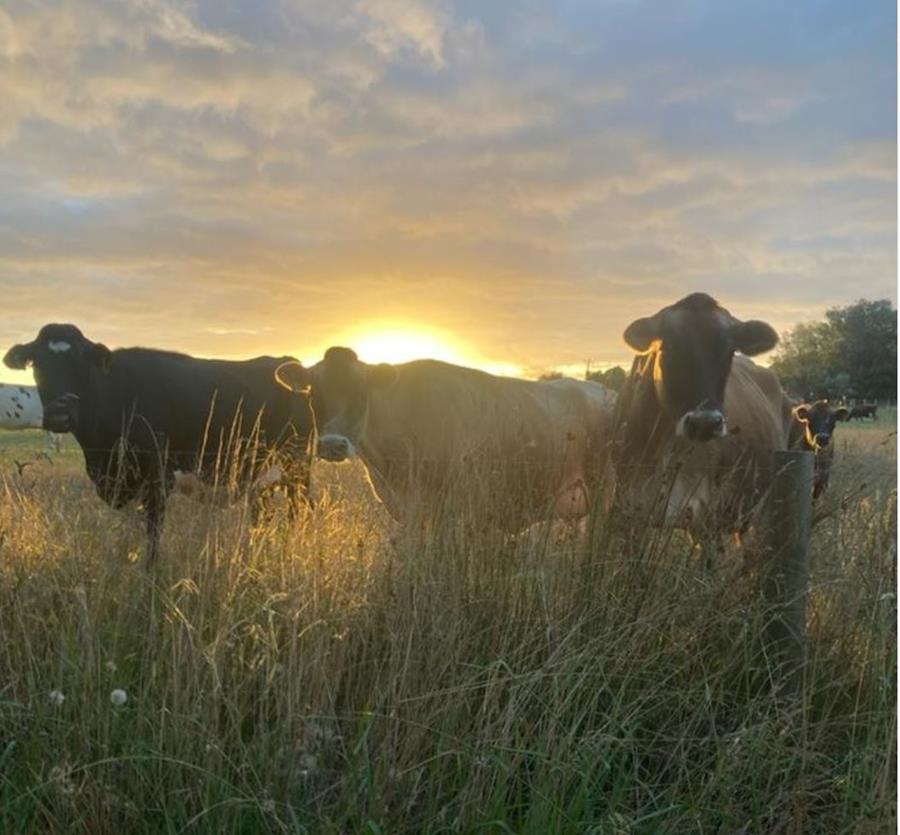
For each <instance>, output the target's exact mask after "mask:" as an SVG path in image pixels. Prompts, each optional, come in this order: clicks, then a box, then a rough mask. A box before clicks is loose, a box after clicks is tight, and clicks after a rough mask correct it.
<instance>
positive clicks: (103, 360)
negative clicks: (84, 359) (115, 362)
mask: <svg viewBox="0 0 900 835" xmlns="http://www.w3.org/2000/svg"><path fill="white" fill-rule="evenodd" d="M87 356H88V359H89V360H90V361H91V362H92V363H93V364H94V365H96V366H97V368H99V369H100V370H101V371H102V372H103V373H104V374H108V373H109V369H110V366H111V365H112V351H110V350H109V348H107V347H106V346H105V345H104V344H103V343H102V342H94V343H93V344H91V345H90V346H89V347H88V349H87Z"/></svg>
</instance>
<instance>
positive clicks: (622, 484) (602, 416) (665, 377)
mask: <svg viewBox="0 0 900 835" xmlns="http://www.w3.org/2000/svg"><path fill="white" fill-rule="evenodd" d="M624 338H625V342H626V343H627V344H628V345H629V346H630V347H631V348H632V349H633V350H634V352H635V354H636V356H635V358H634V362H633V365H632V369H631V373H630V375H629V378H628V380H627V382H626V384H625V386H624V388H623V390H622V392H621V393H620V394H619V395H618V396H617V395H616V393H615V392H612V391H610V390H608V389H607V388H605V387H604V386H602V385H600V384H599V383H596V382H592V381H578V380H572V379H556V380H544V381H528V380H521V379H513V378H508V377H498V376H493V375H490V374H487V373H485V372H482V371H478V370H475V369H471V368H462V367H459V366H455V365H450V364H448V363H444V362H438V361H435V360H428V359H422V360H416V361H413V362H408V363H404V364H401V365H387V364H379V365H370V364H367V363H365V362H362V361H361V360H360V359H359V358H358V357H357V355H356V354H355V353H354V352H353V351H352V350H351V349H349V348H343V347H332V348H329V349H328V350H327V351H326V352H325V355H324V357H323V358H322V360H321V361H320V362H318V363H316V364H315V365H313V366H311V367H304V366H303V365H302V364H301V363H299V362H298V361H297V360H296V359H294V358H292V357H278V358H275V357H268V356H265V357H257V358H256V359H250V360H245V361H226V360H214V359H198V358H195V357H191V356H188V355H186V354H180V353H173V352H169V351H160V350H152V349H148V348H119V349H116V350H110V349H108V348H107V347H106V346H105V345H103V344H100V343H97V342H92V341H91V340H89V339H88V338H87V337H85V336H84V334H82V332H81V331H80V330H79V329H78V328H77V327H75V326H74V325H71V324H48V325H45V326H44V327H43V328H41V330H40V331H39V333H38V334H37V337H36V338H35V339H34V340H33V341H32V342H29V343H27V344H20V345H15V346H13V347H12V348H10V349H9V351H8V352H7V354H6V356H5V358H4V362H5V364H6V365H7V366H8V367H9V368H13V369H25V368H27V367H29V366H30V367H31V369H32V371H33V373H34V379H35V383H36V389H37V391H36V394H37V396H35V393H34V390H33V389H30V388H29V387H26V386H13V385H8V384H7V385H5V386H3V385H0V416H2V413H3V412H4V411H5V413H6V418H7V420H6V422H5V423H3V422H0V426H6V427H10V426H21V425H31V426H34V425H41V426H43V428H44V429H46V430H48V431H49V432H52V433H71V434H72V435H73V436H74V438H75V440H76V441H77V443H78V444H79V446H80V447H81V449H82V451H83V453H84V460H85V465H86V469H87V473H88V475H89V477H90V478H91V480H92V481H93V483H94V485H95V486H96V489H97V492H98V494H99V496H100V497H101V498H102V499H103V500H104V501H105V502H107V503H108V504H110V505H111V506H112V507H122V506H123V505H125V504H127V503H130V502H139V503H140V504H141V505H142V506H143V509H144V512H145V514H146V523H147V534H148V560H149V561H151V562H152V561H154V560H155V559H156V557H157V555H158V553H159V541H160V530H161V525H162V522H163V516H164V511H165V504H166V497H167V495H168V494H169V493H170V492H171V491H172V490H173V489H174V488H175V487H176V485H177V484H178V483H179V480H184V479H186V478H189V479H192V480H194V481H199V482H205V483H213V482H221V481H222V480H227V481H228V482H229V483H230V484H232V485H234V486H235V487H236V488H239V489H250V488H253V487H254V486H255V485H259V484H261V483H264V484H266V485H269V484H271V483H272V482H273V481H274V480H275V479H274V478H273V477H272V475H271V473H273V472H275V473H277V477H278V480H279V481H280V482H281V483H282V485H283V486H284V489H285V490H286V491H287V492H288V495H289V497H290V498H291V502H290V506H291V507H292V508H293V509H294V511H296V510H297V509H298V508H300V507H302V506H303V504H304V502H308V497H309V481H310V469H311V463H312V459H313V458H314V457H316V456H317V457H319V458H322V459H324V460H327V461H333V462H341V461H345V460H347V459H350V458H354V457H358V458H359V459H360V460H361V461H362V462H363V464H364V465H365V467H366V470H367V472H368V475H369V478H370V481H371V484H372V487H373V489H374V491H375V493H376V494H377V496H378V498H379V499H380V500H381V501H382V502H383V504H384V506H385V507H386V509H387V510H388V512H389V513H390V514H391V515H392V516H393V517H394V518H395V519H397V520H401V521H402V520H403V518H404V516H405V515H406V514H407V513H408V511H409V508H410V507H411V505H412V504H413V503H425V504H426V506H427V503H428V502H429V501H431V500H433V499H434V498H435V497H437V496H439V495H441V491H442V490H444V489H445V487H446V485H447V484H448V483H450V482H452V481H454V480H455V481H457V482H459V481H462V482H465V479H466V477H467V475H470V477H471V478H475V477H476V473H477V478H478V479H479V480H480V483H482V484H481V486H484V484H483V481H484V480H485V479H486V480H487V482H488V485H487V486H488V487H489V488H490V490H491V493H492V494H494V495H502V496H504V497H506V498H507V499H508V501H507V505H508V506H509V508H512V509H514V510H515V513H509V514H507V515H506V516H504V517H503V518H499V517H498V520H497V521H498V522H499V523H500V524H502V525H504V526H505V527H506V526H508V527H511V528H521V527H524V526H526V525H528V524H530V523H532V522H534V521H538V520H540V519H542V518H548V517H557V518H564V519H577V518H579V517H582V516H584V515H585V514H586V513H587V511H588V509H589V507H590V505H591V502H592V501H594V500H595V499H596V498H598V497H600V498H602V499H604V500H607V499H608V500H610V501H614V502H617V503H619V504H620V506H621V507H623V508H627V509H629V510H633V511H634V512H637V513H642V514H645V515H646V518H647V519H648V521H651V522H653V521H658V522H663V521H666V522H669V523H671V524H676V525H680V526H683V527H687V528H689V529H705V530H709V529H710V527H711V526H712V527H713V528H714V529H715V530H717V531H720V532H735V533H739V532H741V531H742V530H743V529H745V528H746V527H747V525H748V524H749V523H750V521H751V517H752V513H753V509H754V507H756V506H757V505H758V502H759V499H760V497H761V495H762V492H763V491H764V489H765V484H766V479H765V474H766V472H767V467H768V463H769V461H770V460H771V457H772V453H773V451H776V450H783V449H788V448H793V449H806V450H809V451H811V452H813V453H815V456H816V459H815V461H816V464H815V488H814V492H815V496H819V495H820V494H821V493H822V491H823V490H824V489H825V488H826V486H827V483H828V477H829V471H830V468H831V464H832V458H833V455H834V445H833V444H832V443H831V437H832V433H833V431H834V428H835V424H836V422H837V421H842V420H848V419H850V418H853V417H860V418H862V417H872V418H874V417H875V416H876V414H875V406H874V405H872V404H863V405H862V406H860V407H855V409H854V411H850V410H848V409H846V408H842V407H841V408H834V407H833V406H832V405H830V404H829V403H828V402H827V401H823V400H820V401H817V402H813V403H798V402H795V401H793V400H792V399H791V398H789V397H788V395H787V394H785V392H784V391H783V390H782V388H781V385H780V383H779V381H778V378H777V377H776V375H775V374H774V373H773V372H772V371H771V370H769V369H767V368H764V367H762V366H759V365H756V364H755V363H754V362H753V361H752V360H751V359H750V357H753V356H756V355H757V354H760V353H763V352H765V351H768V350H770V349H772V348H773V347H774V346H775V344H776V343H777V341H778V337H777V334H776V333H775V331H774V330H773V329H772V328H771V327H770V326H769V325H768V324H766V323H764V322H760V321H741V320H739V319H737V318H736V317H734V316H733V315H731V314H730V313H729V312H728V311H727V310H725V309H724V308H723V307H721V306H720V305H719V304H718V303H717V302H716V301H715V300H714V299H713V298H711V297H710V296H708V295H706V294H704V293H693V294H691V295H689V296H687V297H685V298H683V299H681V300H680V301H678V302H677V303H675V304H672V305H670V306H668V307H665V308H663V309H662V310H660V311H659V312H657V313H656V314H654V315H653V316H648V317H645V318H640V319H637V320H635V321H634V322H632V323H631V324H630V325H629V326H628V327H627V328H626V329H625V332H624ZM38 398H39V400H40V404H38V403H37V400H38ZM854 412H856V413H854ZM485 462H487V464H488V465H487V466H478V464H482V465H484V464H485ZM600 494H602V495H600Z"/></svg>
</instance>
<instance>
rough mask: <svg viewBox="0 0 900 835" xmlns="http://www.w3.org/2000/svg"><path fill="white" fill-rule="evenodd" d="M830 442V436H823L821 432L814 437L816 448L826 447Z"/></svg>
mask: <svg viewBox="0 0 900 835" xmlns="http://www.w3.org/2000/svg"><path fill="white" fill-rule="evenodd" d="M830 441H831V435H825V434H823V433H822V432H820V433H819V434H818V435H816V446H828V444H829V442H830Z"/></svg>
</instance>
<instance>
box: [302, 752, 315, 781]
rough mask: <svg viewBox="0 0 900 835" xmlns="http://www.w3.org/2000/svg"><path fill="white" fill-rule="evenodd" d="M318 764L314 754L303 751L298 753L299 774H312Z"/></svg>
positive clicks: (303, 775) (305, 775)
mask: <svg viewBox="0 0 900 835" xmlns="http://www.w3.org/2000/svg"><path fill="white" fill-rule="evenodd" d="M318 764H319V761H318V760H317V759H316V757H315V755H314V754H309V753H304V754H301V755H300V776H301V777H308V776H309V775H311V774H313V773H314V772H315V770H316V768H317V766H318Z"/></svg>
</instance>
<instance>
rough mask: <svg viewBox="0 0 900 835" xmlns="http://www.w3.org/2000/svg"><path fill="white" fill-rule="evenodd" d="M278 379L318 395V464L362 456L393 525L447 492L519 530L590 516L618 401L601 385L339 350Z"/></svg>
mask: <svg viewBox="0 0 900 835" xmlns="http://www.w3.org/2000/svg"><path fill="white" fill-rule="evenodd" d="M276 379H277V380H278V381H279V382H280V383H281V384H282V385H284V386H285V387H287V388H290V389H292V390H294V391H299V392H309V393H310V395H311V402H312V404H313V412H314V415H315V421H316V431H317V434H318V443H317V451H318V455H319V456H320V457H321V458H323V459H325V460H328V461H344V460H347V459H348V458H352V457H354V456H356V455H358V456H359V457H360V458H361V459H362V461H363V463H364V464H365V467H366V469H367V471H368V473H369V477H370V479H371V482H372V486H373V488H374V490H375V493H376V494H377V496H378V497H379V498H380V499H381V501H382V502H383V503H384V505H385V507H386V508H387V510H388V512H389V513H390V514H391V515H392V516H393V517H394V518H395V519H402V518H403V517H404V516H405V515H406V513H407V511H408V510H409V508H410V507H411V506H412V505H413V504H414V503H417V502H421V501H423V500H424V501H425V502H426V503H427V502H430V501H433V500H434V499H435V498H437V497H438V496H439V495H441V491H442V490H445V489H446V488H447V486H448V485H449V484H452V483H456V484H457V485H466V484H468V485H471V487H472V489H473V491H474V490H475V489H476V488H477V489H478V490H479V491H480V495H488V494H490V495H491V496H492V498H494V499H497V500H499V501H501V502H502V503H503V504H505V505H506V507H507V509H511V508H514V509H515V510H516V511H518V512H517V513H515V514H513V515H514V516H517V517H521V518H515V519H510V520H509V525H510V526H511V527H516V526H518V525H524V524H527V523H528V522H531V521H534V520H535V519H539V518H544V517H546V516H549V515H556V516H559V517H563V518H575V517H579V516H581V515H583V514H584V513H586V511H587V507H588V501H589V490H590V486H591V484H592V482H593V481H594V480H595V478H596V477H597V472H596V470H595V462H596V461H597V460H598V458H599V456H600V452H601V450H602V447H603V445H604V444H605V443H606V442H607V440H608V433H609V429H610V425H611V418H612V411H613V407H614V403H615V393H614V392H611V391H610V390H608V389H606V388H605V387H603V386H601V385H600V384H598V383H593V382H580V381H576V380H567V379H560V380H550V381H541V382H533V381H529V380H520V379H513V378H510V377H497V376H493V375H491V374H487V373H485V372H483V371H478V370H475V369H472V368H462V367H460V366H456V365H450V364H448V363H445V362H438V361H435V360H416V361H415V362H408V363H404V364H402V365H385V364H382V365H368V364H366V363H364V362H361V361H360V360H359V359H358V358H357V356H356V354H355V353H354V352H353V351H352V350H350V349H349V348H338V347H334V348H329V349H328V351H327V352H326V353H325V356H324V358H323V359H322V361H321V362H319V363H317V364H316V365H315V366H313V367H312V368H304V367H303V366H302V365H300V364H299V363H295V362H288V363H285V364H284V365H282V366H281V367H280V368H279V369H278V371H277V372H276Z"/></svg>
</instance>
